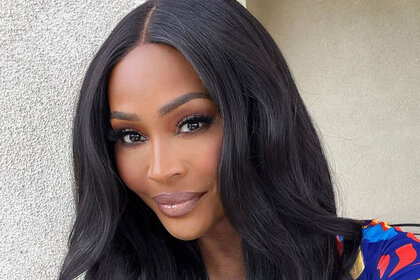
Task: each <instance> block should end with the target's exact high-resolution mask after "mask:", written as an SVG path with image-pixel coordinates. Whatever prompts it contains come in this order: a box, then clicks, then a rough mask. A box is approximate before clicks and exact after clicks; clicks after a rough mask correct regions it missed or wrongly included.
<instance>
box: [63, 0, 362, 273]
mask: <svg viewBox="0 0 420 280" xmlns="http://www.w3.org/2000/svg"><path fill="white" fill-rule="evenodd" d="M146 43H156V44H165V45H168V46H171V47H173V48H175V49H177V50H178V51H179V52H180V53H182V55H183V56H184V57H185V58H186V59H187V60H188V61H189V63H190V64H191V65H192V67H193V68H194V70H195V72H196V73H197V75H198V76H199V78H200V79H201V81H202V83H203V86H204V87H205V89H206V91H207V92H208V93H209V95H210V96H211V98H212V99H213V101H214V103H215V105H216V107H217V109H218V111H219V112H220V115H221V118H222V121H223V133H224V136H223V144H222V150H221V156H220V161H219V166H218V182H219V192H220V196H221V199H222V203H223V207H224V210H225V214H226V216H227V217H228V218H229V220H230V221H231V223H232V225H233V226H234V227H235V229H237V230H238V232H239V233H240V235H241V237H242V240H243V244H242V246H243V253H244V264H245V272H246V279H299V280H303V279H316V280H317V279H320V280H321V279H322V280H324V279H342V280H344V279H352V278H351V277H350V275H349V271H350V269H351V267H352V264H353V263H354V260H355V258H356V254H357V249H358V246H359V245H360V240H361V225H360V224H359V223H358V222H357V221H355V220H352V219H347V218H342V217H338V216H337V214H336V205H335V198H334V190H333V184H332V181H331V177H330V172H329V166H328V163H327V161H326V159H325V155H324V152H323V149H322V145H321V143H320V141H319V138H318V135H317V133H316V131H315V129H314V126H313V124H312V120H311V118H310V116H309V114H308V112H307V110H306V107H305V105H304V103H303V101H302V99H301V97H300V95H299V93H298V90H297V88H296V85H295V82H294V80H293V78H292V75H291V73H290V71H289V69H288V66H287V63H286V61H285V59H284V58H283V56H282V54H281V52H280V50H279V49H278V47H277V45H276V43H275V42H274V40H273V39H272V37H271V36H270V35H269V34H268V32H267V31H266V30H265V29H264V27H263V26H262V25H261V24H260V23H259V22H258V20H257V19H255V18H254V17H253V16H252V15H251V14H250V13H249V12H248V11H247V10H246V9H245V8H244V7H243V6H242V5H240V4H239V3H237V2H236V1H235V0H208V1H200V0H177V1H171V0H160V1H157V0H149V1H147V2H145V3H143V4H142V5H140V6H139V7H137V8H136V9H134V10H133V11H132V12H130V13H129V14H128V15H127V16H125V17H124V18H123V19H122V20H121V21H120V23H118V25H117V26H116V27H115V29H114V30H113V31H112V32H111V34H110V35H109V37H108V38H107V39H106V41H105V42H104V43H103V45H102V46H101V48H100V49H99V51H98V53H97V54H96V56H95V57H94V59H93V60H92V62H91V64H90V66H89V68H88V70H87V73H86V75H85V78H84V81H83V84H82V88H81V91H80V95H79V101H78V105H77V109H76V114H75V118H74V123H73V162H74V173H75V185H76V193H75V202H76V221H75V223H74V226H73V228H72V231H71V234H70V237H69V244H68V246H69V250H68V253H67V255H66V257H65V259H64V263H63V266H62V269H61V272H60V280H70V279H74V278H76V277H77V276H78V275H80V274H82V273H83V272H86V279H191V280H193V279H197V280H198V279H207V277H208V276H207V272H206V269H205V267H204V264H203V261H202V259H201V255H200V251H199V248H198V246H197V244H196V242H195V241H182V240H178V239H176V238H174V237H173V236H171V235H170V234H169V233H168V232H167V231H166V229H165V228H164V227H163V225H162V224H161V223H160V221H159V220H158V218H157V216H156V215H155V214H154V213H153V212H152V211H151V210H150V209H149V208H148V206H147V205H146V204H145V203H144V202H143V201H142V200H141V199H140V198H139V197H138V196H137V195H136V194H135V193H133V192H132V191H131V190H130V189H128V188H127V187H126V186H125V184H124V182H122V180H121V179H120V178H119V176H118V172H117V170H116V166H115V159H114V155H113V143H112V142H109V141H107V140H106V134H107V132H108V130H109V129H110V123H109V114H110V112H109V107H108V100H107V87H108V81H109V76H110V73H111V70H112V69H113V67H114V66H115V64H116V63H118V61H120V60H121V59H122V58H123V57H124V56H125V55H126V54H127V53H128V52H129V51H130V50H131V49H133V48H135V47H137V46H139V45H141V44H146ZM338 234H340V235H342V236H343V237H344V252H343V255H342V257H341V258H340V257H339V256H338V252H337V247H336V246H337V244H336V239H335V236H336V235H338Z"/></svg>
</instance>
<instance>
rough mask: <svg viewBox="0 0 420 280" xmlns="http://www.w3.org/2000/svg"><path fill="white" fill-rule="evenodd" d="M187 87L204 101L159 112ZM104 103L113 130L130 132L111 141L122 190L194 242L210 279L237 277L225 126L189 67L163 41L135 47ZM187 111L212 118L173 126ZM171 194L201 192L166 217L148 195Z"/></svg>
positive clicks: (238, 249)
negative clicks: (223, 155)
mask: <svg viewBox="0 0 420 280" xmlns="http://www.w3.org/2000/svg"><path fill="white" fill-rule="evenodd" d="M190 92H199V93H203V94H204V95H205V97H207V98H194V99H191V100H189V101H187V102H186V103H183V104H182V105H180V106H178V107H176V108H175V109H173V110H172V111H170V112H167V113H166V114H164V115H162V116H160V115H159V112H160V111H162V110H160V108H161V107H162V106H164V105H166V104H168V102H170V101H171V100H174V99H175V98H177V97H180V96H182V95H184V94H186V93H190ZM108 101H109V107H110V111H111V126H112V128H113V129H114V131H119V130H121V129H128V130H130V133H129V134H128V135H126V136H124V137H121V138H120V139H119V140H117V141H116V142H115V146H114V152H115V160H116V166H117V169H118V173H119V175H120V177H121V179H122V180H123V181H124V183H125V184H126V185H127V187H128V188H130V189H131V190H133V191H134V192H135V193H136V194H137V195H138V196H139V197H140V198H141V199H142V200H143V201H144V202H145V203H146V204H147V205H148V206H149V207H150V208H151V209H152V210H153V211H154V212H155V213H156V215H157V216H158V218H159V220H160V221H161V222H162V224H163V225H164V227H165V228H166V230H167V231H168V232H169V233H170V234H171V235H173V236H174V237H176V238H178V239H181V240H197V244H198V245H199V247H200V250H201V254H202V257H203V261H204V264H205V266H206V269H207V273H208V274H209V276H210V279H212V280H213V279H243V278H244V269H243V261H242V259H243V256H242V246H241V238H240V236H239V234H238V233H237V232H236V230H235V229H234V228H233V227H232V225H231V223H230V222H229V220H228V219H227V217H226V216H225V214H224V211H223V206H222V203H221V200H220V196H219V193H218V184H217V168H218V162H219V157H220V151H221V147H222V139H223V124H222V120H221V118H220V115H219V113H218V112H217V109H216V106H215V104H214V103H213V102H212V100H211V99H210V98H209V95H208V93H207V92H206V91H205V89H204V87H203V84H202V82H201V80H200V79H199V77H198V76H197V74H196V73H195V71H194V69H193V68H192V66H191V65H190V64H189V63H188V61H187V60H186V59H185V57H184V56H183V55H182V54H181V53H179V52H178V51H177V50H176V49H174V48H171V47H169V46H166V45H162V44H143V45H140V46H136V47H135V48H134V49H132V50H131V51H130V52H129V53H128V54H127V55H126V56H125V57H124V58H122V60H121V61H119V62H118V63H117V64H116V66H115V67H114V69H113V70H112V72H111V76H110V80H109V85H108ZM159 110H160V111H159ZM116 112H122V113H124V114H125V115H126V116H128V117H129V118H125V119H124V118H123V117H122V114H121V113H116ZM191 114H204V115H207V116H210V117H212V118H213V121H212V122H211V124H206V123H204V122H197V121H190V122H189V123H190V125H192V127H191V126H190V127H189V126H188V123H184V124H182V125H181V126H180V127H177V123H178V122H179V121H180V120H182V118H183V117H185V116H190V115H191ZM123 140H124V141H126V142H127V143H124V141H123ZM175 191H194V192H205V194H204V195H203V196H202V197H201V199H200V201H199V203H198V204H197V205H196V207H195V208H194V209H193V210H192V211H190V212H189V213H187V214H185V215H183V216H181V217H170V216H166V215H165V214H163V213H162V212H161V211H160V210H159V208H157V206H156V203H155V201H154V200H153V199H152V197H154V196H156V195H158V194H160V193H163V192H175Z"/></svg>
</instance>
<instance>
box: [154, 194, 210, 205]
mask: <svg viewBox="0 0 420 280" xmlns="http://www.w3.org/2000/svg"><path fill="white" fill-rule="evenodd" d="M203 193H204V192H167V193H162V194H159V195H156V196H154V197H153V199H154V200H155V201H156V202H157V203H158V204H170V205H173V204H179V203H181V202H185V201H188V200H191V199H193V198H196V197H199V196H201V195H202V194H203Z"/></svg>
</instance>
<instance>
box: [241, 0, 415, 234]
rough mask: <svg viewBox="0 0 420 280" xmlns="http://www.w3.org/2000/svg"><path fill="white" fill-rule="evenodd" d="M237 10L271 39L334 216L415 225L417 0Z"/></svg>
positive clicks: (307, 0) (327, 0)
mask: <svg viewBox="0 0 420 280" xmlns="http://www.w3.org/2000/svg"><path fill="white" fill-rule="evenodd" d="M247 7H248V9H249V10H250V11H251V12H252V13H253V14H254V15H255V16H256V17H257V18H259V19H260V21H261V22H262V23H263V25H264V26H265V27H266V28H267V29H268V31H269V32H270V33H271V34H272V35H273V37H274V38H275V40H276V41H277V43H278V45H279V47H280V50H281V51H282V52H283V54H284V56H285V58H286V60H287V62H288V63H289V66H290V68H291V70H292V73H293V75H294V77H295V80H296V82H297V85H298V87H299V89H300V92H301V95H302V97H303V99H304V101H305V103H306V104H307V106H308V109H309V111H310V113H311V114H312V116H313V118H314V120H315V122H316V125H317V128H318V130H319V131H320V132H321V134H322V136H323V141H324V143H325V147H326V151H327V155H328V158H329V160H330V165H331V167H332V169H333V170H334V177H335V180H336V181H337V184H336V185H337V189H338V190H339V196H338V198H339V205H340V212H341V214H342V215H345V216H351V217H355V218H371V217H377V218H380V219H385V220H388V222H390V223H396V222H417V223H420V183H419V179H420V168H419V166H420V150H419V147H418V146H419V143H420V110H419V109H420V1H417V0H410V1H408V0H405V1H403V0H402V1H383V0H369V1H359V0H348V1H334V0H299V1H295V0H282V1H277V0H248V1H247ZM408 230H410V231H412V230H411V229H408ZM413 231H414V230H413ZM417 232H418V230H417Z"/></svg>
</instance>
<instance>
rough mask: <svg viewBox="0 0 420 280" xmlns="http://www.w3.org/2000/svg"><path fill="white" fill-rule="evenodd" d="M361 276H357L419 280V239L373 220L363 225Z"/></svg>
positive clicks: (379, 279) (374, 278)
mask: <svg viewBox="0 0 420 280" xmlns="http://www.w3.org/2000/svg"><path fill="white" fill-rule="evenodd" d="M361 253H362V256H363V262H364V271H363V275H360V276H361V277H360V278H357V279H372V280H383V279H387V280H420V240H419V239H418V238H416V236H415V235H414V234H413V233H411V232H404V231H402V230H401V229H400V228H399V227H391V226H390V225H388V223H387V222H385V221H379V220H377V219H373V220H371V221H366V222H365V225H364V226H363V239H362V243H361Z"/></svg>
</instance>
